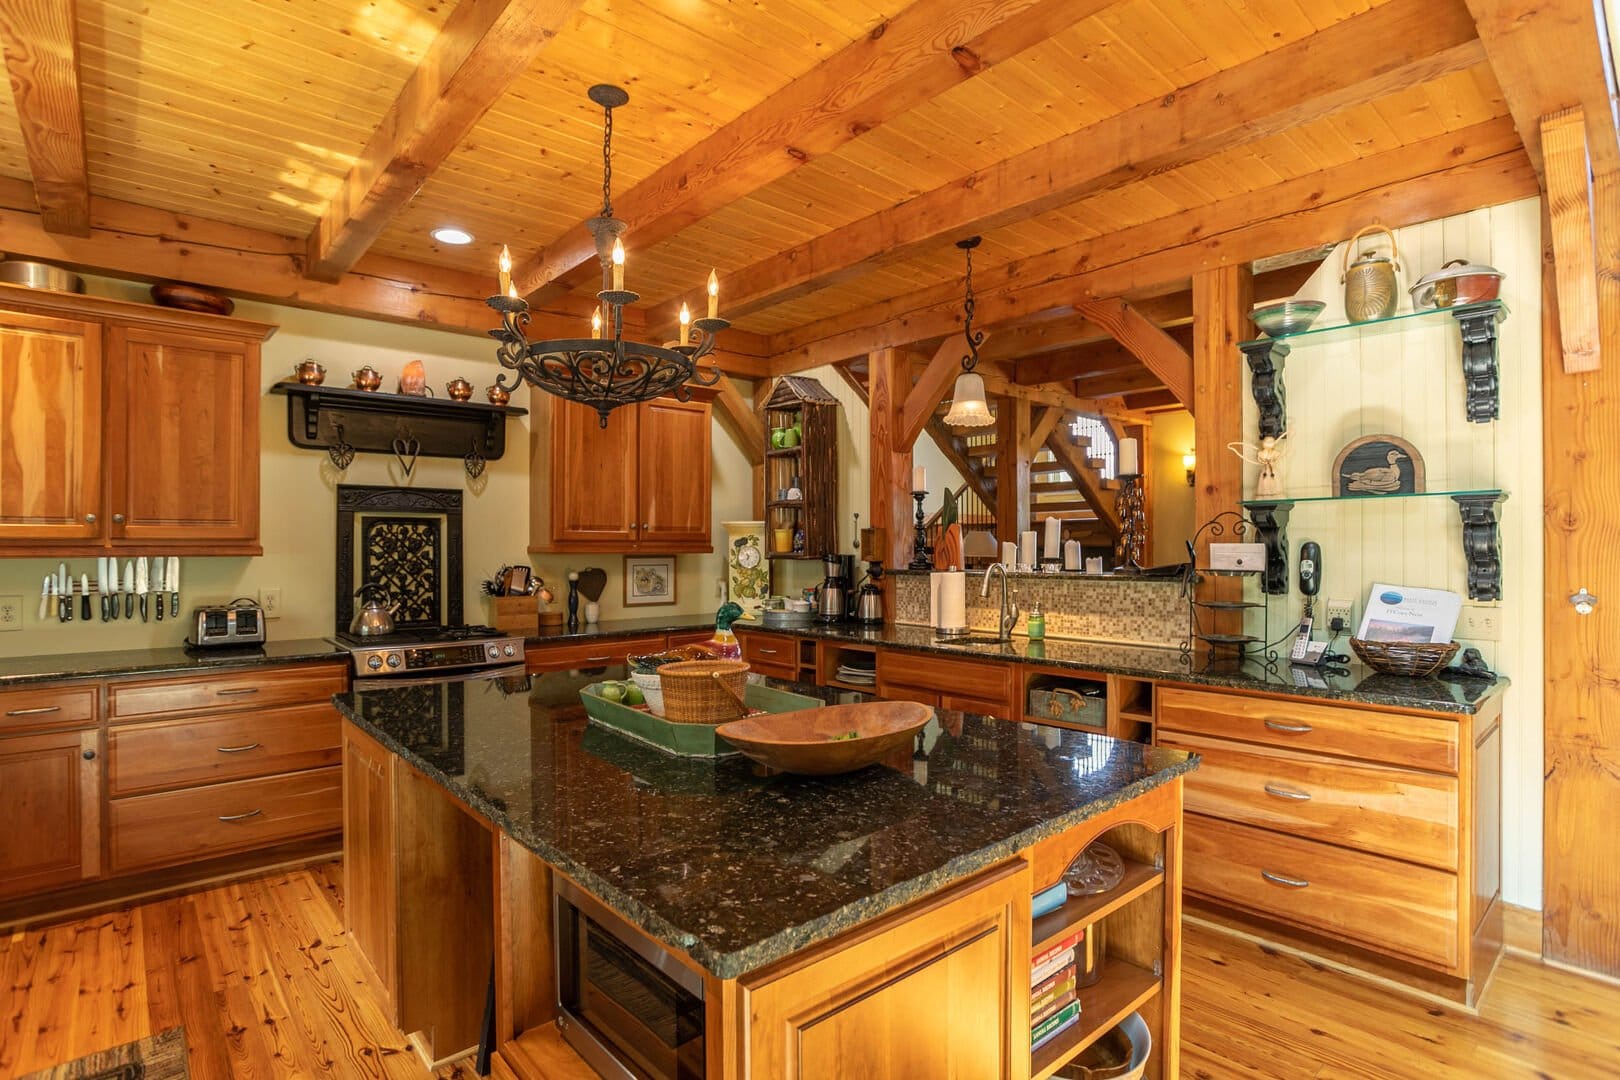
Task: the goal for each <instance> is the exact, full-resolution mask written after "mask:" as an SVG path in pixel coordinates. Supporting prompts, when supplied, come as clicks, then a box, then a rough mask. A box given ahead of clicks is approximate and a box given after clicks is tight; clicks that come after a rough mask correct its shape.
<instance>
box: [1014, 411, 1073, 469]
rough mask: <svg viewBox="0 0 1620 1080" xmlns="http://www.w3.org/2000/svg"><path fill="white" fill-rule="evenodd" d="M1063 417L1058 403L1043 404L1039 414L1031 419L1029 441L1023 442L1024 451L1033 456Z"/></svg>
mask: <svg viewBox="0 0 1620 1080" xmlns="http://www.w3.org/2000/svg"><path fill="white" fill-rule="evenodd" d="M1063 417H1064V411H1063V408H1062V407H1061V406H1058V405H1043V406H1042V407H1041V414H1040V415H1039V416H1037V417H1035V418H1034V419H1033V421H1032V422H1031V423H1030V425H1029V441H1028V442H1026V443H1025V444H1024V447H1025V452H1026V453H1027V454H1029V456H1030V457H1034V456H1035V455H1036V453H1038V452H1039V451H1040V449H1041V447H1042V446H1043V445H1045V443H1046V437H1047V436H1048V435H1050V434H1052V429H1053V428H1055V427H1057V425H1058V421H1059V420H1062V419H1063Z"/></svg>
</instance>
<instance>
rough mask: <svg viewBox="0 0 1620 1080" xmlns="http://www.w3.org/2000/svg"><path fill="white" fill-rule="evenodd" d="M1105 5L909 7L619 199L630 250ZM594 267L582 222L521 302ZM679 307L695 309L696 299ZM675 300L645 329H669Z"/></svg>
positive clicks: (1028, 1) (539, 257)
mask: <svg viewBox="0 0 1620 1080" xmlns="http://www.w3.org/2000/svg"><path fill="white" fill-rule="evenodd" d="M1111 3H1113V0H915V2H914V3H912V4H911V5H910V6H908V7H906V8H904V9H903V10H901V11H900V12H899V13H898V14H897V15H895V16H894V17H892V18H890V19H887V20H885V21H884V22H881V23H879V24H878V25H877V26H876V27H874V28H873V29H872V30H871V31H870V32H869V33H867V35H866V36H865V37H862V38H860V39H859V40H857V41H854V42H851V43H850V44H849V45H846V46H845V47H844V48H842V49H840V50H839V51H838V52H837V53H835V54H833V55H832V56H830V57H828V58H827V59H826V60H824V61H822V62H821V63H820V64H818V65H816V66H815V67H814V68H812V69H811V70H810V71H809V72H808V73H806V74H804V75H802V76H800V77H799V78H797V79H795V80H794V81H793V82H791V83H789V84H788V85H787V86H786V87H784V88H782V89H781V90H778V91H777V92H775V93H774V94H771V95H770V96H769V97H767V98H766V99H765V100H764V101H762V102H760V103H759V104H758V105H756V106H754V107H753V108H752V109H750V110H748V111H747V112H745V113H743V114H742V115H741V116H739V117H738V118H737V119H736V120H733V121H732V122H731V123H729V124H727V125H726V126H725V127H723V128H721V129H720V130H719V131H716V132H715V133H714V134H712V135H710V136H709V137H708V138H706V139H704V140H703V141H702V142H700V143H698V144H697V145H696V146H694V147H692V148H691V149H689V150H687V151H686V152H685V153H682V154H680V155H679V156H678V157H676V158H675V159H674V160H672V161H670V162H668V163H667V164H665V165H663V166H661V167H660V168H659V169H658V170H657V171H655V172H654V173H653V174H652V175H651V176H649V177H647V178H646V179H645V180H643V181H642V182H641V183H639V184H637V185H635V186H634V187H633V188H631V189H630V190H629V191H627V192H625V193H624V194H623V195H622V196H620V197H619V198H618V199H617V200H616V203H615V210H616V212H617V214H618V216H619V217H620V218H621V219H622V220H623V221H624V222H625V223H626V225H628V226H629V231H628V233H627V234H626V237H627V241H628V242H631V243H634V245H635V247H636V248H637V249H638V250H642V251H645V250H647V249H648V248H650V247H652V246H653V245H654V244H657V243H659V242H661V241H664V240H668V239H669V238H670V237H672V236H674V235H676V234H677V233H679V232H680V231H681V230H682V229H685V228H687V227H688V226H690V225H692V224H695V223H696V222H698V221H701V220H702V219H704V218H705V217H708V216H709V215H710V214H712V213H714V212H715V211H716V210H719V209H720V208H721V207H724V206H727V205H729V204H730V203H733V202H735V201H737V200H738V199H740V198H742V197H743V196H745V195H748V194H751V193H752V192H754V191H756V190H758V189H759V188H761V187H764V186H765V185H766V184H769V183H771V182H772V181H774V180H777V179H780V178H781V177H783V176H786V175H787V174H788V173H790V172H792V171H793V170H794V169H796V168H798V167H799V166H801V165H803V164H805V163H807V162H810V161H814V160H815V159H817V158H819V157H822V156H824V155H826V154H829V153H831V152H833V151H834V150H837V149H838V148H839V147H841V146H843V145H844V144H845V143H847V142H849V141H850V140H851V139H855V138H857V137H859V136H860V135H863V134H865V133H866V132H867V131H870V130H871V129H872V128H874V127H877V126H878V125H880V124H883V123H886V122H887V121H889V120H892V119H893V118H894V117H896V116H899V115H900V114H901V113H904V112H907V111H909V110H910V109H912V108H914V107H916V106H918V105H921V104H922V103H924V102H926V101H929V100H930V99H932V98H934V97H936V96H937V95H939V94H941V93H944V92H945V91H946V90H949V89H950V88H951V87H953V86H956V85H958V84H960V83H962V82H964V81H965V80H967V79H971V78H973V77H974V76H975V75H978V74H979V73H980V72H983V71H986V70H988V69H989V68H990V67H992V66H994V65H996V64H999V63H1001V62H1002V61H1004V60H1007V59H1009V58H1010V57H1013V56H1016V55H1017V54H1018V53H1020V52H1023V51H1024V50H1025V49H1027V48H1029V47H1030V46H1032V45H1035V44H1038V43H1039V42H1041V41H1044V40H1046V39H1047V38H1048V37H1051V36H1052V35H1053V34H1054V33H1056V32H1058V31H1059V30H1062V29H1064V28H1065V27H1068V26H1072V25H1074V24H1075V23H1076V22H1079V21H1080V20H1081V19H1084V18H1087V17H1088V16H1090V15H1093V14H1095V13H1096V12H1098V11H1101V10H1102V9H1103V8H1106V7H1108V6H1109V4H1111ZM595 257H596V247H595V244H594V242H593V240H592V239H591V236H590V234H589V233H588V232H587V231H586V230H585V228H584V227H583V223H582V224H581V227H580V228H577V229H570V230H569V231H568V232H567V233H565V234H564V235H563V236H561V237H559V238H558V239H557V240H556V241H555V242H554V243H552V244H551V245H549V246H548V247H547V248H546V249H545V250H543V251H539V252H536V253H534V254H533V255H531V256H530V257H528V258H527V259H524V260H522V261H521V262H520V263H519V265H518V267H517V269H516V270H515V271H514V273H513V280H514V282H515V284H516V285H517V288H518V291H519V292H520V293H522V294H523V295H525V296H531V297H533V296H540V297H542V298H544V297H546V296H549V295H553V294H555V293H556V292H557V291H558V290H560V289H563V288H569V287H572V286H574V285H577V284H580V283H583V282H585V281H587V280H589V279H591V278H592V277H593V275H594V274H595V273H597V267H596V265H595V263H594V260H595ZM542 290H544V291H542ZM721 296H722V297H726V294H725V293H724V292H722V293H721ZM685 299H687V300H688V302H690V303H691V304H692V306H693V310H698V300H699V299H701V297H700V296H698V295H697V294H693V295H692V296H688V297H686V298H685ZM681 300H682V298H681V297H676V298H675V299H674V300H673V301H671V302H670V303H669V304H666V305H664V306H663V307H662V308H661V309H660V313H661V315H660V317H659V318H654V319H652V320H651V325H653V326H655V327H656V326H662V325H666V324H667V325H671V326H673V325H674V324H675V317H676V312H678V311H679V309H680V305H681ZM727 300H728V312H727V313H728V314H731V312H730V311H729V298H727Z"/></svg>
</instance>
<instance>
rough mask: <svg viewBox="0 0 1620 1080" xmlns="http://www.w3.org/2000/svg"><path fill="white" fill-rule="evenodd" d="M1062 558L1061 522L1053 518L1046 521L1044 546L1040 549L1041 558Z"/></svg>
mask: <svg viewBox="0 0 1620 1080" xmlns="http://www.w3.org/2000/svg"><path fill="white" fill-rule="evenodd" d="M1062 556H1063V522H1061V521H1059V520H1058V519H1057V518H1055V517H1049V518H1047V519H1046V544H1045V545H1044V546H1043V547H1042V548H1041V558H1043V559H1057V558H1062Z"/></svg>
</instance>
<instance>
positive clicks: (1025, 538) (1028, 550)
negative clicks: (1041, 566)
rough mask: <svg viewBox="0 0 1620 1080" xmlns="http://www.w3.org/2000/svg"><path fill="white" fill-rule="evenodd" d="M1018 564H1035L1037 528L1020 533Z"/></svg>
mask: <svg viewBox="0 0 1620 1080" xmlns="http://www.w3.org/2000/svg"><path fill="white" fill-rule="evenodd" d="M1018 565H1019V566H1034V565H1035V530H1034V529H1031V530H1030V531H1028V532H1025V533H1019V534H1018Z"/></svg>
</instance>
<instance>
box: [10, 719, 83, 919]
mask: <svg viewBox="0 0 1620 1080" xmlns="http://www.w3.org/2000/svg"><path fill="white" fill-rule="evenodd" d="M98 740H99V733H98V732H97V731H96V730H95V729H93V728H87V729H85V730H83V731H61V732H54V733H51V734H48V735H15V736H10V737H8V738H3V739H0V822H4V823H5V835H4V836H3V837H0V896H22V895H24V894H27V893H33V892H41V891H43V890H45V889H51V888H55V887H58V886H66V885H72V884H74V883H75V882H78V881H83V880H84V879H86V878H92V877H95V876H96V874H97V873H99V872H100V870H101V854H100V853H101V815H100V807H101V756H100V754H99V753H98V752H97V742H98ZM86 754H89V755H90V756H89V757H88V758H86V757H85V755H86Z"/></svg>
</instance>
